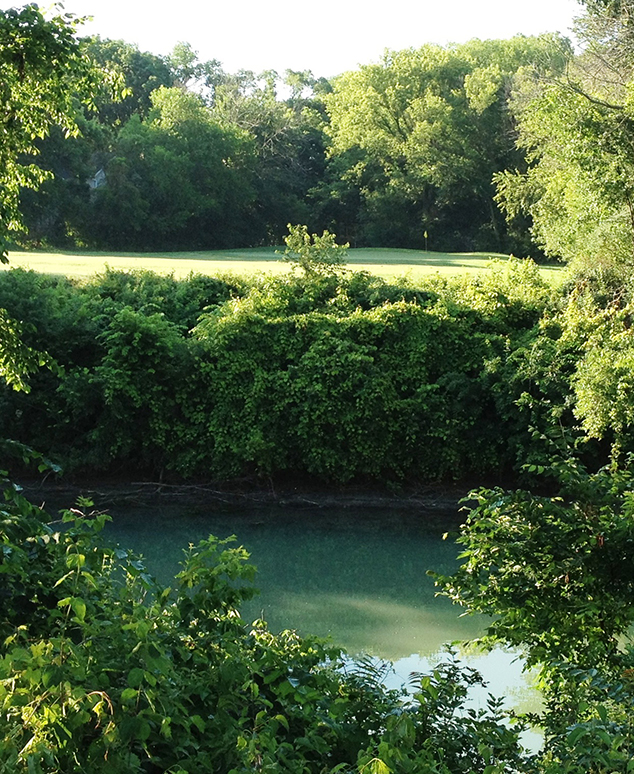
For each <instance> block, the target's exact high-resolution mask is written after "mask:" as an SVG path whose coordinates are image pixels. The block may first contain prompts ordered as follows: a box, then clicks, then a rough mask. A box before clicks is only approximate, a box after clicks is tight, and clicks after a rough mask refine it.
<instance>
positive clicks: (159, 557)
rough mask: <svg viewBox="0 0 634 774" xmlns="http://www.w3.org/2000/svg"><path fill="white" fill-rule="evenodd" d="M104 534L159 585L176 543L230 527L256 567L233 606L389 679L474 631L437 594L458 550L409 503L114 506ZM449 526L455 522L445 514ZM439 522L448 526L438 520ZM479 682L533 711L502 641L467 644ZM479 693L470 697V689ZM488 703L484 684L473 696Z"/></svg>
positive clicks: (174, 560)
mask: <svg viewBox="0 0 634 774" xmlns="http://www.w3.org/2000/svg"><path fill="white" fill-rule="evenodd" d="M111 513H112V515H113V519H114V521H113V523H112V524H111V525H110V526H109V527H108V530H109V532H110V534H111V536H112V537H114V539H116V540H117V541H118V542H119V543H121V544H122V545H124V546H126V547H130V548H133V549H134V550H135V551H137V552H139V553H141V554H143V555H144V556H145V558H146V562H147V565H148V568H149V569H150V570H151V572H153V573H154V574H155V575H156V576H157V577H158V578H159V580H161V581H162V582H163V583H165V584H169V583H170V582H171V580H172V578H173V576H174V573H175V572H177V571H178V563H179V561H181V560H182V557H183V550H184V549H185V548H186V547H187V546H188V544H190V543H193V544H195V543H197V542H198V541H199V540H201V539H203V538H206V537H208V536H209V534H214V535H216V536H217V537H219V538H225V537H228V536H230V535H232V534H236V535H237V537H238V544H241V545H244V546H245V548H246V549H247V550H248V551H249V552H250V554H251V560H252V562H253V563H254V564H255V565H256V566H257V567H258V576H257V581H256V585H257V586H258V587H259V588H260V594H259V595H258V596H257V597H256V598H255V599H254V600H252V601H251V602H249V603H248V604H247V605H245V606H244V607H243V610H242V614H243V617H244V618H245V619H246V620H247V621H249V620H253V619H255V618H258V617H264V618H265V619H266V620H267V621H268V623H269V626H270V628H271V629H272V630H273V631H280V630H282V629H284V628H293V629H297V630H299V631H300V632H301V633H304V634H308V633H312V634H316V635H320V636H331V637H332V639H333V640H334V641H335V642H336V643H337V644H339V645H342V646H343V647H345V648H346V649H347V650H348V651H349V652H350V653H351V654H356V653H361V652H364V653H370V654H372V655H375V656H378V657H380V658H384V659H388V660H390V661H393V662H394V676H393V678H392V681H393V683H394V684H399V685H400V684H402V683H404V682H406V680H407V677H408V675H409V673H410V672H412V671H426V670H428V669H429V668H431V667H433V665H434V664H435V663H437V661H438V660H440V659H441V658H442V654H441V653H440V651H441V649H442V647H443V645H444V644H445V643H448V642H454V641H464V640H468V639H473V638H474V637H477V636H478V635H479V634H481V632H482V630H483V628H484V626H485V620H483V619H482V618H480V617H469V616H465V617H461V612H462V611H461V610H460V609H459V608H457V607H455V606H454V605H452V604H451V603H450V602H449V601H448V600H447V599H445V598H439V597H436V588H435V586H434V583H433V580H432V579H431V578H430V577H429V576H428V575H427V574H426V573H427V570H429V569H432V570H435V571H436V572H440V573H451V572H452V571H453V570H454V569H455V568H456V567H457V564H458V562H457V554H458V548H457V546H456V545H455V543H453V542H452V541H446V540H443V539H442V532H443V528H442V527H440V526H438V524H437V520H435V522H434V524H435V526H430V520H429V519H428V518H426V517H425V515H424V514H422V515H418V516H417V515H414V514H412V513H411V512H399V511H393V512H381V513H378V512H374V511H369V512H368V511H356V510H340V511H334V510H328V511H327V512H326V511H321V510H318V511H316V510H303V511H297V510H295V511H290V510H280V509H277V510H275V509H269V510H255V509H254V510H250V511H248V512H244V511H240V512H235V511H234V512H231V511H224V512H222V511H214V512H209V511H207V512H205V511H199V512H192V511H191V510H190V511H187V512H186V513H183V512H182V509H179V508H165V507H163V508H159V509H147V508H135V509H126V510H121V509H116V508H115V509H112V511H111ZM453 523H454V525H455V524H456V523H457V520H456V517H455V516H454V517H453ZM445 526H446V525H445ZM462 658H463V659H464V661H465V662H466V663H468V664H470V665H473V666H475V667H476V668H477V669H478V670H479V671H481V673H482V674H483V675H484V677H485V679H486V680H487V682H488V689H487V691H489V690H490V691H491V692H492V693H493V694H495V695H498V696H506V697H507V699H508V700H509V701H510V703H511V704H512V705H513V706H515V707H518V706H522V707H523V708H524V709H526V708H531V709H536V708H537V706H536V702H537V701H538V696H537V694H536V692H535V690H534V689H533V687H532V684H531V678H530V676H526V675H524V674H522V664H521V662H520V661H517V659H516V656H515V655H513V654H509V653H506V652H504V651H502V650H498V651H494V652H493V653H490V654H486V655H483V654H478V653H473V652H466V653H464V654H462ZM475 700H476V701H478V699H477V696H476V698H475ZM481 700H482V701H486V692H483V693H482V697H481Z"/></svg>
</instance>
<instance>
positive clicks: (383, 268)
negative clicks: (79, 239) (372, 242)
mask: <svg viewBox="0 0 634 774" xmlns="http://www.w3.org/2000/svg"><path fill="white" fill-rule="evenodd" d="M280 250H281V248H280ZM494 258H498V259H502V260H505V259H506V258H508V256H506V255H501V254H500V253H434V252H425V251H423V250H399V249H388V248H375V247H365V248H358V249H353V250H350V251H349V253H348V264H349V265H350V266H351V268H354V269H365V270H367V271H369V272H372V273H373V274H378V275H379V276H381V277H385V278H389V277H398V276H403V275H409V276H411V277H412V279H414V280H415V279H416V278H417V277H420V276H423V275H426V274H434V273H436V272H438V273H440V274H463V273H465V272H478V271H482V270H484V269H486V268H487V266H488V265H489V263H490V261H491V260H492V259H494ZM9 259H10V263H9V268H10V267H12V266H13V267H21V268H25V269H33V270H34V271H38V272H43V273H47V274H65V275H66V276H69V277H86V276H89V275H91V274H95V273H97V272H100V271H103V269H104V267H105V266H106V265H107V266H109V267H110V268H111V269H122V270H127V271H129V270H132V269H147V270H150V271H155V272H158V273H160V274H170V273H173V274H174V276H175V277H185V276H187V275H188V274H190V273H191V272H197V273H199V274H223V273H226V272H235V273H239V274H255V273H257V272H263V271H264V272H274V273H280V272H284V271H288V270H289V268H290V267H289V264H288V263H286V262H285V261H283V260H282V257H281V256H280V255H279V254H277V253H276V251H275V248H274V247H259V248H253V249H245V250H210V251H207V252H191V253H90V252H87V253H79V252H59V253H45V252H18V251H14V252H10V253H9ZM3 268H7V267H3ZM542 271H543V272H544V274H545V275H546V276H548V277H550V278H554V277H555V276H556V275H557V274H559V272H560V271H561V269H560V267H559V266H547V267H543V268H542Z"/></svg>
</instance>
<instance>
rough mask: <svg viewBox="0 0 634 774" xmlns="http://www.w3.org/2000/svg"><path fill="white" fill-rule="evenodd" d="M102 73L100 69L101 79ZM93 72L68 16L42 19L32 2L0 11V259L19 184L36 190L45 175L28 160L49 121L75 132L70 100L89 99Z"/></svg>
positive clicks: (12, 226)
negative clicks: (0, 131) (0, 137)
mask: <svg viewBox="0 0 634 774" xmlns="http://www.w3.org/2000/svg"><path fill="white" fill-rule="evenodd" d="M104 76H106V73H102V75H101V78H104ZM96 83H97V73H96V71H95V70H94V69H93V68H92V65H91V61H90V59H88V58H87V57H85V56H83V53H82V48H81V46H80V44H79V43H78V41H77V39H76V38H75V23H74V22H73V20H72V17H71V16H69V15H64V16H55V17H53V18H51V19H46V18H45V17H44V16H43V15H42V13H41V12H40V11H39V10H38V7H37V5H35V4H31V5H27V6H25V7H24V8H22V9H16V8H11V9H9V10H7V11H0V84H1V86H0V123H1V126H2V139H1V140H0V224H1V226H0V259H1V260H2V261H4V262H6V251H7V247H8V238H9V235H10V234H12V233H13V232H16V231H19V230H20V228H21V227H22V225H21V218H20V214H19V198H20V188H21V187H27V188H37V187H38V186H39V185H40V184H41V183H42V182H43V180H44V179H45V178H46V173H45V172H44V171H42V170H41V169H40V168H39V167H38V166H36V165H35V164H34V163H29V162H30V161H32V160H33V157H34V156H36V155H37V153H38V147H37V142H36V141H37V139H38V138H40V139H41V138H43V137H45V136H46V135H47V133H48V132H49V130H50V127H51V126H52V125H58V126H61V127H62V128H63V130H64V131H65V132H66V133H67V134H73V133H76V131H77V124H76V122H75V119H74V116H75V100H76V99H77V98H83V99H84V100H89V99H90V97H91V95H92V94H93V93H94V91H95V90H96Z"/></svg>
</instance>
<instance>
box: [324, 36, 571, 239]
mask: <svg viewBox="0 0 634 774" xmlns="http://www.w3.org/2000/svg"><path fill="white" fill-rule="evenodd" d="M561 46H562V42H561V41H559V40H558V39H557V38H554V37H552V36H543V37H540V38H524V37H518V38H514V39H512V40H509V41H484V42H483V41H478V40H475V41H471V42H470V43H467V44H464V45H461V46H452V47H448V48H441V47H440V46H431V45H427V46H424V47H423V48H421V49H418V50H414V49H408V50H404V51H399V52H388V53H386V54H385V56H384V58H383V59H382V61H381V62H379V63H378V64H373V65H366V66H363V67H361V68H360V69H359V70H357V71H354V72H349V73H345V74H343V75H342V76H340V77H339V78H337V79H336V80H335V82H334V91H333V93H332V94H329V95H326V96H325V101H326V105H327V108H328V112H329V114H330V120H331V125H330V133H331V137H332V146H331V154H332V157H333V159H334V158H337V157H338V156H340V155H341V154H345V153H350V152H351V151H353V150H354V149H355V148H356V149H358V151H359V153H356V154H353V156H352V158H353V159H355V161H354V168H353V169H351V170H350V172H349V174H348V179H349V180H351V181H353V180H354V179H355V178H356V185H357V186H359V187H360V193H361V202H362V209H361V211H360V213H359V216H358V217H359V229H360V234H361V239H364V240H365V241H367V242H370V243H374V244H381V243H383V244H394V245H399V246H403V247H405V246H408V247H416V246H422V245H423V234H424V232H425V231H428V232H429V235H430V241H431V244H432V245H434V246H435V247H446V248H453V249H459V248H462V249H475V248H477V247H479V248H483V249H501V248H506V247H507V246H508V241H507V240H506V234H505V229H504V224H503V220H502V218H501V217H500V215H499V213H498V211H497V208H496V206H495V204H494V202H493V195H494V193H495V190H494V188H493V184H492V177H493V174H494V173H495V172H497V171H500V170H503V169H506V168H508V167H522V165H523V163H524V160H523V155H522V153H520V152H518V150H517V149H516V148H515V146H514V140H515V132H514V123H513V117H512V116H511V114H510V112H509V110H508V97H509V94H510V91H511V89H512V87H513V82H514V79H515V78H516V77H517V73H518V72H519V71H521V70H523V69H525V68H527V67H531V66H535V67H543V66H544V63H545V62H546V63H547V64H548V65H550V63H551V61H552V59H553V57H554V56H555V55H556V54H557V53H558V52H559V50H560V48H561ZM368 170H372V173H371V174H370V175H369V176H368V174H367V171H368Z"/></svg>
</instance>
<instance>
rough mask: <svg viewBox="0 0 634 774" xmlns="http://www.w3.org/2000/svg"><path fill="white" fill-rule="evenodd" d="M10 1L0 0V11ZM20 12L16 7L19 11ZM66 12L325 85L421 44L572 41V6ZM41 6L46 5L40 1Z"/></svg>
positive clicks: (97, 27) (231, 64) (345, 0)
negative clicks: (553, 37)
mask: <svg viewBox="0 0 634 774" xmlns="http://www.w3.org/2000/svg"><path fill="white" fill-rule="evenodd" d="M14 5H16V3H14V2H3V0H0V8H3V9H7V8H9V7H12V6H14ZM18 5H19V4H18ZM63 5H64V8H65V10H66V11H69V12H72V13H74V14H76V15H78V16H92V17H93V21H91V22H89V23H87V24H86V25H85V26H84V27H83V28H82V31H83V33H84V34H87V35H88V34H91V35H92V34H99V35H101V37H103V38H113V39H121V40H125V41H126V42H128V43H135V44H137V45H138V46H139V48H140V49H141V50H142V51H151V52H153V53H155V54H168V53H169V52H170V51H171V50H172V48H173V46H174V44H175V43H177V42H179V41H186V42H188V43H191V45H192V46H193V47H194V49H195V50H196V51H198V52H199V54H200V57H201V59H203V60H206V59H218V60H220V62H221V63H222V65H223V67H224V69H225V70H226V71H227V72H236V71H237V70H240V69H245V70H254V71H255V72H261V71H262V70H269V69H272V70H277V71H278V72H279V73H280V74H283V73H284V71H285V70H286V69H287V68H290V69H292V70H312V72H313V75H315V76H317V77H319V76H325V77H330V76H333V75H337V74H339V73H341V72H344V71H345V70H351V69H355V68H356V67H357V66H358V65H359V64H369V63H370V62H375V61H377V60H378V59H379V58H380V57H381V55H382V53H383V51H384V50H385V49H386V48H388V49H393V50H398V49H403V48H409V47H414V48H418V47H419V46H422V45H423V44H424V43H438V44H441V45H445V44H447V43H450V42H452V43H462V42H464V41H466V40H470V39H472V38H482V39H486V38H509V37H512V36H514V35H517V34H523V35H537V34H540V33H542V32H561V33H562V34H564V35H568V36H570V34H571V32H570V27H571V24H572V21H573V18H574V17H575V16H576V15H578V14H579V13H580V11H581V6H580V5H579V3H578V2H576V0H532V1H531V2H527V0H520V1H519V2H518V0H479V2H473V0H446V1H445V2H442V1H441V0H419V2H412V0H391V2H389V3H385V2H384V3H380V4H374V5H371V4H370V3H369V2H367V0H320V2H319V3H316V2H311V3H309V2H298V1H297V0H269V2H267V3H265V2H262V1H261V0H259V1H256V0H234V2H233V3H228V2H226V0H225V2H222V3H220V2H209V0H179V2H169V3H168V2H164V1H161V0H158V1H157V0H66V2H64V4H63ZM41 7H42V8H46V7H47V4H46V3H41Z"/></svg>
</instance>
